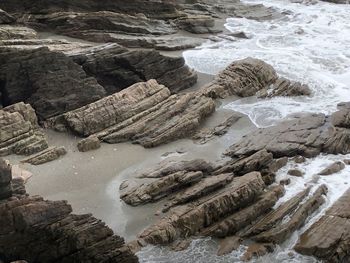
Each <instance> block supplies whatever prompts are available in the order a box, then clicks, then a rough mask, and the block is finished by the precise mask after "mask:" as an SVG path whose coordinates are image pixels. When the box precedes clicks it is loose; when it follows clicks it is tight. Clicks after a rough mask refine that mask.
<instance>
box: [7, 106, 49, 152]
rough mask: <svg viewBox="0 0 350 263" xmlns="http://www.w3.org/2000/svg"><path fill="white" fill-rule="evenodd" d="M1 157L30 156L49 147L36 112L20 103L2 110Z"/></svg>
mask: <svg viewBox="0 0 350 263" xmlns="http://www.w3.org/2000/svg"><path fill="white" fill-rule="evenodd" d="M0 127H1V128H0V156H5V155H10V154H19V155H30V154H34V153H37V152H39V151H42V150H44V149H46V148H47V147H48V144H47V141H46V138H45V136H44V134H43V133H42V132H41V131H39V130H38V124H37V122H36V116H35V112H34V110H33V109H32V108H31V106H30V105H28V104H23V103H20V104H18V105H12V106H10V107H6V108H3V109H0Z"/></svg>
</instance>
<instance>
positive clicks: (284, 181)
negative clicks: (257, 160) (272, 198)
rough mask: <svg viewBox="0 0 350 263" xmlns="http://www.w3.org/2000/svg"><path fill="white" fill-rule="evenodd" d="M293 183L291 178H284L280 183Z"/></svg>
mask: <svg viewBox="0 0 350 263" xmlns="http://www.w3.org/2000/svg"><path fill="white" fill-rule="evenodd" d="M290 183H291V180H290V178H288V179H283V180H281V181H280V185H289V184H290Z"/></svg>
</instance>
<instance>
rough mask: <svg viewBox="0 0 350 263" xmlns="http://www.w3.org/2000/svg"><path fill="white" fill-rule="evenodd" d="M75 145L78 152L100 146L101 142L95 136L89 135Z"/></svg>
mask: <svg viewBox="0 0 350 263" xmlns="http://www.w3.org/2000/svg"><path fill="white" fill-rule="evenodd" d="M77 146H78V150H79V151H80V152H87V151H91V150H96V149H98V148H100V147H101V142H100V140H99V139H98V138H97V137H96V136H89V137H88V138H86V139H83V140H81V141H79V142H78V145H77Z"/></svg>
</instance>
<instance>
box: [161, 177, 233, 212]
mask: <svg viewBox="0 0 350 263" xmlns="http://www.w3.org/2000/svg"><path fill="white" fill-rule="evenodd" d="M232 179H233V175H232V174H219V175H213V176H209V177H207V178H204V179H202V180H201V181H199V182H198V183H196V184H194V185H193V186H191V187H188V188H186V189H185V190H184V191H182V192H180V193H179V194H177V195H176V196H175V197H174V198H173V199H172V200H171V202H170V203H167V204H165V208H164V209H163V212H166V211H168V210H169V209H170V208H171V207H173V206H176V205H181V204H185V203H188V202H191V201H193V200H196V199H198V198H200V197H202V196H205V195H208V194H210V193H212V192H215V191H216V190H218V189H220V188H223V187H225V186H226V185H227V184H229V183H230V182H231V181H232Z"/></svg>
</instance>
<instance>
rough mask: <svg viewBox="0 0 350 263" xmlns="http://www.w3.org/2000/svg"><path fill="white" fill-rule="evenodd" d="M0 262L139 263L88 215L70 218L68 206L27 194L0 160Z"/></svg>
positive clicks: (71, 216)
mask: <svg viewBox="0 0 350 263" xmlns="http://www.w3.org/2000/svg"><path fill="white" fill-rule="evenodd" d="M0 226H1V228H0V262H2V261H4V262H12V261H15V260H26V261H28V262H39V263H40V262H91V263H92V262H96V263H97V262H98V263H100V262H118V263H120V262H123V263H133V262H138V260H137V257H136V256H135V255H134V254H133V253H132V252H131V251H130V249H129V248H128V247H126V246H125V244H124V239H123V238H122V237H119V236H117V235H114V234H113V231H112V230H111V229H110V228H109V227H107V226H106V225H105V224H104V223H103V222H102V221H100V220H98V219H96V218H94V217H93V216H92V215H90V214H86V215H74V214H72V207H71V206H70V205H69V204H68V203H67V202H66V201H47V200H44V199H43V198H42V197H40V196H29V195H27V194H26V193H25V189H24V186H23V181H22V180H19V179H16V180H12V174H11V166H10V165H9V164H7V163H6V162H5V161H4V160H2V159H0Z"/></svg>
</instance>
